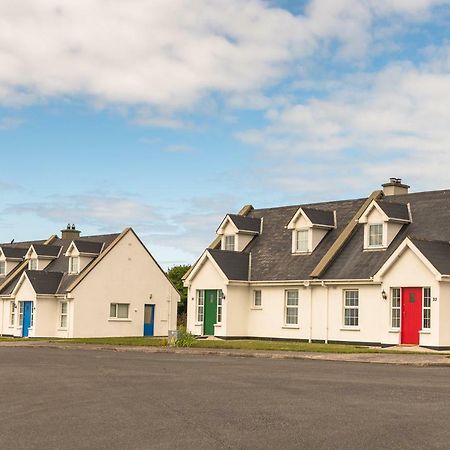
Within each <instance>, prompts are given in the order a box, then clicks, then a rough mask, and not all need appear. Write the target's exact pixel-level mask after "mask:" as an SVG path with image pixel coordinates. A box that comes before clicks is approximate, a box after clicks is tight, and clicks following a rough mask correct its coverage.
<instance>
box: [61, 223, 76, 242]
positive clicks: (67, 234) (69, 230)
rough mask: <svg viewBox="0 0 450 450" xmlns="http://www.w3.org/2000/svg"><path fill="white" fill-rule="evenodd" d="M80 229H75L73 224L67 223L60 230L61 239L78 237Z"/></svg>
mask: <svg viewBox="0 0 450 450" xmlns="http://www.w3.org/2000/svg"><path fill="white" fill-rule="evenodd" d="M80 234H81V231H79V230H77V229H76V227H75V224H72V225H71V224H70V223H68V224H67V227H66V229H65V230H61V239H70V240H73V239H77V238H79V237H80Z"/></svg>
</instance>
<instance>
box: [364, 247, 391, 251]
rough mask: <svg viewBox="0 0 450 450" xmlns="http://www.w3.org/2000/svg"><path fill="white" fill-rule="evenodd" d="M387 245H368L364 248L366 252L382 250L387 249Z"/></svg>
mask: <svg viewBox="0 0 450 450" xmlns="http://www.w3.org/2000/svg"><path fill="white" fill-rule="evenodd" d="M386 249H387V247H366V248H365V249H364V251H365V252H382V251H384V250H386Z"/></svg>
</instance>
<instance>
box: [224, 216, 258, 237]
mask: <svg viewBox="0 0 450 450" xmlns="http://www.w3.org/2000/svg"><path fill="white" fill-rule="evenodd" d="M228 216H229V217H230V219H231V220H232V222H233V223H234V224H235V225H236V228H237V229H238V230H239V231H251V232H252V233H259V232H260V230H261V219H259V218H256V217H249V216H239V215H237V214H228Z"/></svg>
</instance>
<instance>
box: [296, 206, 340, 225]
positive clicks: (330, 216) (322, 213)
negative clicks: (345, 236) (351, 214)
mask: <svg viewBox="0 0 450 450" xmlns="http://www.w3.org/2000/svg"><path fill="white" fill-rule="evenodd" d="M302 211H303V212H304V213H305V214H306V215H307V216H308V219H309V220H310V221H311V223H312V224H313V225H325V226H329V227H334V225H335V224H334V211H327V210H324V209H316V208H308V207H305V208H302Z"/></svg>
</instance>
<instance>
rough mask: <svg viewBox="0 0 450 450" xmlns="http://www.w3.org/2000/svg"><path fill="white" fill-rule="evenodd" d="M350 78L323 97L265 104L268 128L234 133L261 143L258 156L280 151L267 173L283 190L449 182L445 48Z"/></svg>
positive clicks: (449, 70) (449, 58)
mask: <svg viewBox="0 0 450 450" xmlns="http://www.w3.org/2000/svg"><path fill="white" fill-rule="evenodd" d="M353 81H354V80H353V79H352V78H351V77H350V78H348V79H345V80H341V83H340V86H339V87H338V88H336V89H335V90H334V91H333V92H332V93H330V94H329V95H328V96H327V97H326V98H322V99H317V98H312V99H310V100H308V101H305V102H304V103H298V104H293V105H291V106H289V107H286V108H280V109H276V110H271V111H270V112H269V113H268V114H267V119H268V125H267V127H266V128H264V129H262V130H261V129H254V130H248V131H247V132H245V133H242V134H241V135H240V138H241V139H243V140H244V141H246V142H248V143H251V144H254V145H256V146H258V147H259V148H261V149H264V154H263V155H265V156H263V155H262V156H263V158H264V157H265V158H268V159H269V160H275V159H276V160H278V161H279V160H280V154H283V158H281V161H282V163H281V164H279V165H278V166H277V167H276V168H275V169H272V170H271V176H272V180H273V181H274V182H275V183H276V184H277V185H278V186H279V187H281V188H283V189H286V190H297V191H299V189H303V192H313V191H315V190H316V189H318V186H319V184H315V183H313V182H311V180H313V179H314V178H315V179H318V180H319V179H321V180H322V184H321V185H320V189H322V192H323V190H324V189H326V188H327V187H328V186H330V187H332V186H335V185H340V186H342V187H343V188H346V189H348V188H352V187H355V186H356V185H357V186H359V187H362V186H370V185H371V186H376V185H377V184H378V183H380V182H382V181H383V180H384V179H385V178H386V177H388V176H399V177H402V176H403V177H404V178H405V177H406V178H407V179H408V180H411V181H412V182H413V183H416V187H420V185H421V184H426V185H427V186H429V185H430V184H432V185H433V186H434V187H436V188H437V187H448V169H447V168H448V167H449V165H450V128H449V126H448V124H449V119H448V118H449V117H450V49H447V51H444V49H441V52H440V54H439V58H438V59H436V60H430V61H428V62H427V63H424V64H422V65H419V66H413V65H412V64H410V63H405V64H394V65H392V66H390V67H388V68H386V69H385V70H383V71H381V72H379V73H375V74H367V75H366V76H364V77H360V78H359V79H358V80H356V81H355V82H353ZM358 83H359V85H358ZM314 175H315V176H314ZM323 180H326V181H323ZM324 183H325V184H324ZM359 190H360V191H361V189H359Z"/></svg>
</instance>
